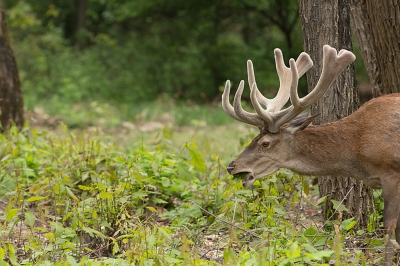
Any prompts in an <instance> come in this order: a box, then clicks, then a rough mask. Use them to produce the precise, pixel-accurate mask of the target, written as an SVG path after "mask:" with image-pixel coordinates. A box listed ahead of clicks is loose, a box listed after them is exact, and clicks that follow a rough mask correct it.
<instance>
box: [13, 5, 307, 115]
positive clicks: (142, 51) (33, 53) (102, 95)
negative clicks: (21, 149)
mask: <svg viewBox="0 0 400 266" xmlns="http://www.w3.org/2000/svg"><path fill="white" fill-rule="evenodd" d="M76 3H77V2H68V3H66V2H65V1H47V0H46V1H39V2H38V1H18V2H16V1H7V2H6V6H7V7H8V9H7V14H8V20H9V28H10V32H11V35H12V38H13V48H14V52H15V55H16V58H17V61H18V64H19V69H20V76H21V80H22V84H23V89H24V94H25V101H26V104H27V106H28V108H29V109H31V108H33V107H34V106H36V105H37V104H38V103H39V104H42V105H44V104H46V105H53V106H55V107H58V109H60V110H61V109H68V107H69V108H71V107H70V106H71V104H73V103H76V102H77V101H85V102H87V101H92V100H95V101H104V100H107V101H108V102H113V103H121V102H123V103H127V102H129V103H139V102H141V101H149V100H154V99H156V98H157V97H159V95H168V96H169V97H170V98H173V99H176V98H179V99H182V98H183V99H192V100H194V101H197V102H198V101H209V100H213V99H215V98H216V97H217V98H218V99H219V98H220V93H221V90H222V86H223V85H224V82H225V80H227V79H232V83H233V86H237V84H238V83H239V81H240V79H245V78H246V60H247V59H252V60H253V61H254V64H255V67H256V69H258V71H257V77H258V84H259V87H260V89H264V91H266V94H267V96H271V95H273V94H274V93H275V91H276V88H277V87H278V78H277V75H276V71H275V64H274V59H273V49H274V48H276V47H280V48H282V49H283V51H284V52H285V54H286V57H287V58H289V57H290V56H297V55H298V54H299V53H300V52H301V49H300V47H301V46H300V45H288V44H287V41H286V39H287V34H290V35H291V40H292V41H293V42H294V41H296V42H297V43H299V42H300V34H299V33H300V30H299V28H298V24H297V23H294V24H293V25H295V26H296V27H297V31H294V28H293V30H291V31H290V32H285V31H283V30H282V29H281V28H280V27H279V26H276V25H274V24H273V23H272V22H271V21H276V18H274V19H273V20H271V21H270V22H268V21H269V20H268V19H265V17H264V16H265V14H270V13H271V12H269V11H270V10H274V9H276V8H280V9H282V8H284V9H285V8H286V9H285V12H286V13H287V14H288V15H290V17H291V21H293V22H296V19H294V18H296V17H297V16H293V14H297V11H296V10H297V7H296V5H293V4H291V5H287V7H286V5H285V7H284V6H280V5H279V6H278V7H275V5H276V3H275V2H273V1H260V3H251V2H249V3H247V2H246V1H245V2H242V1H229V2H226V1H225V2H224V1H222V2H204V1H203V2H201V1H200V2H196V1H194V2H193V1H172V2H171V1H151V2H148V1H134V2H132V1H123V0H118V1H100V0H92V1H88V6H87V9H86V12H85V14H86V20H85V21H86V24H85V25H86V26H85V28H84V29H81V31H80V32H75V31H77V26H76V23H77V22H76V21H77V19H76V17H77V16H78V14H77V13H78V11H79V9H78V7H77V6H76ZM260 11H262V12H263V13H262V14H264V15H262V14H261V13H260ZM281 20H282V21H285V20H284V19H283V18H281ZM282 21H281V22H282ZM281 24H282V23H281ZM282 25H284V23H283V24H282ZM77 35H79V36H82V35H83V36H84V38H85V39H86V40H87V41H85V43H86V44H85V45H83V46H82V45H80V44H79V43H81V42H80V41H79V40H78V39H80V38H81V37H78V36H77ZM271 40H273V41H271ZM74 43H77V44H78V45H73V44H74ZM301 87H302V90H303V91H304V83H303V85H302V86H301ZM246 94H248V91H247V92H246Z"/></svg>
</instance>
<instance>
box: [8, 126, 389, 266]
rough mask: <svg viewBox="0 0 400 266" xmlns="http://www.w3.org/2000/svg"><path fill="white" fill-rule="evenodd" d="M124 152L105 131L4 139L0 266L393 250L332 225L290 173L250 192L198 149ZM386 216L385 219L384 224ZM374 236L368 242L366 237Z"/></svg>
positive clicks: (356, 255)
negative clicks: (330, 227)
mask: <svg viewBox="0 0 400 266" xmlns="http://www.w3.org/2000/svg"><path fill="white" fill-rule="evenodd" d="M172 134H173V132H172V131H171V130H170V129H168V128H164V130H163V137H162V138H161V139H160V141H159V142H158V143H157V144H156V145H155V146H153V147H147V146H145V145H144V144H142V145H138V146H135V147H120V146H118V145H117V144H116V143H115V142H114V141H106V140H104V138H102V137H101V136H99V134H98V133H97V132H96V131H90V130H87V131H84V132H80V133H74V132H72V131H70V130H69V129H67V128H66V127H65V126H61V127H60V128H59V129H58V131H57V133H56V134H55V133H48V132H46V131H36V130H34V129H29V128H24V129H23V130H22V131H20V132H19V131H18V130H17V129H16V128H12V129H11V130H10V132H8V133H6V134H1V135H0V178H1V179H0V186H1V190H0V197H1V202H0V210H1V213H0V221H1V224H0V228H1V232H2V238H1V240H0V265H115V264H119V265H220V264H224V265H293V264H296V265H328V264H329V265H365V264H367V263H379V261H381V257H382V254H381V253H382V248H383V246H384V244H383V240H382V238H380V237H371V236H373V234H372V232H373V231H374V230H375V228H374V227H371V228H370V231H371V232H366V231H354V230H353V228H354V226H355V222H354V221H353V220H352V219H350V220H344V221H342V220H340V219H339V220H336V221H331V223H332V224H333V228H335V230H334V232H329V231H325V229H324V228H323V227H321V225H320V224H321V223H320V222H319V221H318V219H317V220H315V219H316V218H315V217H314V218H313V219H307V216H306V210H307V209H308V210H315V209H316V208H318V206H316V204H317V203H316V202H314V201H312V200H311V199H312V198H313V193H314V194H315V193H317V191H315V190H314V189H313V186H311V185H310V184H309V179H308V178H306V177H302V176H298V175H296V174H293V173H291V172H289V171H286V170H281V171H279V172H277V173H275V174H272V175H270V176H269V177H268V178H264V179H262V180H261V181H256V183H255V185H254V187H253V189H243V188H242V187H241V181H240V180H234V179H232V177H231V176H230V175H228V174H226V172H225V171H224V164H225V163H224V162H222V160H221V158H220V157H218V156H217V155H216V154H212V153H211V154H208V153H207V154H205V153H203V152H202V151H201V149H199V148H198V145H197V144H196V143H195V142H188V143H185V144H184V145H183V146H181V147H175V146H173V145H171V135H172ZM375 215H376V214H375ZM367 236H368V237H367Z"/></svg>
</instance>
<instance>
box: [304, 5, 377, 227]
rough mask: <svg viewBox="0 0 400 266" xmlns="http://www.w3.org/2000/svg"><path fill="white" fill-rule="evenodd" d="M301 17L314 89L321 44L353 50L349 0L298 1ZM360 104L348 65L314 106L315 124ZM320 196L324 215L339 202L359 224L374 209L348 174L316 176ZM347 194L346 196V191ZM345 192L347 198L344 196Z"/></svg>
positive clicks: (366, 190) (368, 195) (343, 114)
mask: <svg viewBox="0 0 400 266" xmlns="http://www.w3.org/2000/svg"><path fill="white" fill-rule="evenodd" d="M299 6H300V19H301V24H302V32H303V44H304V48H305V51H306V52H307V53H309V54H310V55H311V57H312V59H313V61H314V67H313V68H312V69H311V70H309V71H308V72H307V82H308V88H309V91H311V90H312V89H313V88H315V86H316V84H317V82H318V79H319V76H320V73H321V71H322V47H323V45H324V44H329V45H330V46H332V47H335V48H336V49H337V50H340V49H347V50H350V51H352V50H353V46H352V43H351V31H350V0H341V1H337V0H330V1H318V0H299ZM358 107H359V96H358V90H357V84H356V78H355V71H354V64H351V65H350V66H348V67H347V68H346V69H345V70H344V71H343V72H342V73H341V74H340V75H339V76H338V78H337V79H336V80H335V81H334V82H333V83H332V85H331V88H330V89H329V90H328V91H327V92H326V93H325V96H324V97H322V99H320V100H319V101H318V102H317V103H316V104H315V105H314V106H312V107H311V112H312V114H313V115H316V114H319V113H320V114H321V116H320V118H317V119H315V120H314V121H315V124H323V123H328V122H332V121H335V120H339V119H341V118H343V117H346V116H348V115H349V114H351V113H352V112H354V111H355V110H356V109H357V108H358ZM318 187H319V192H320V196H321V197H327V200H326V202H325V204H324V205H323V206H322V211H323V215H324V218H325V219H327V218H329V217H330V216H331V214H332V212H333V204H332V201H331V200H336V201H342V200H343V199H344V204H345V206H346V207H347V210H348V212H345V213H344V217H343V218H345V219H347V218H351V217H355V219H356V221H357V222H358V225H359V226H362V227H364V226H366V225H368V223H369V216H370V214H371V213H372V212H373V211H374V201H373V197H372V190H371V189H370V188H368V187H366V186H364V185H363V182H362V181H358V180H355V179H352V178H347V177H336V176H329V177H323V178H318ZM348 192H349V194H348V195H347V193H348ZM346 195H347V197H346Z"/></svg>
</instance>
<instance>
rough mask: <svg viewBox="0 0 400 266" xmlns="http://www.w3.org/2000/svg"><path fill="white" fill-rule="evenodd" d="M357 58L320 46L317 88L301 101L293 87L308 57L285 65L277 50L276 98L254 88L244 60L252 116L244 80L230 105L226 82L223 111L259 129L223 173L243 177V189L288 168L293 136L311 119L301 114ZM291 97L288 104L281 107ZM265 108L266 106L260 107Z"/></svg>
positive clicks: (308, 64) (306, 66)
mask: <svg viewBox="0 0 400 266" xmlns="http://www.w3.org/2000/svg"><path fill="white" fill-rule="evenodd" d="M354 60H355V56H354V54H353V53H351V52H349V51H347V50H340V51H339V53H337V51H336V49H334V48H332V47H330V46H329V45H325V46H324V48H323V68H322V73H321V77H320V79H319V81H318V83H317V85H316V87H315V88H314V89H313V90H312V91H311V92H310V93H309V94H308V95H307V96H305V97H303V98H301V99H300V98H299V96H298V94H297V85H298V80H299V78H300V77H301V76H302V75H303V74H304V73H305V72H306V71H307V70H309V69H310V68H311V67H312V66H313V62H312V60H311V58H310V56H309V55H308V54H306V53H301V54H300V56H299V57H298V58H297V60H296V61H295V60H294V59H290V60H289V67H286V66H285V63H284V62H283V56H282V52H281V50H279V49H275V61H276V69H277V72H278V76H279V82H280V87H279V91H278V94H277V95H276V97H275V98H274V99H267V98H266V97H264V96H263V95H262V94H261V93H260V91H259V90H258V88H257V84H256V81H255V76H254V69H253V64H252V62H251V61H250V60H249V61H248V62H247V74H248V82H249V86H250V90H251V93H250V99H251V103H252V105H253V107H254V109H255V111H256V113H249V112H247V111H245V110H243V108H242V106H241V103H240V101H241V96H242V93H243V89H244V81H243V80H242V81H241V82H240V83H239V88H238V90H237V91H236V94H235V97H234V100H233V106H232V105H231V104H230V102H229V92H230V81H229V80H228V81H227V82H226V85H225V90H224V93H223V94H222V107H223V109H224V110H225V112H226V113H227V114H228V115H229V116H231V117H232V118H234V119H236V120H238V121H240V122H244V123H247V124H250V125H254V126H257V127H258V128H259V129H260V134H259V135H258V136H257V137H256V138H254V139H253V141H252V142H251V143H250V145H249V146H248V147H247V148H246V149H245V150H244V151H243V152H242V153H241V154H240V155H239V157H238V158H237V159H236V160H234V161H232V162H231V163H230V164H229V166H228V167H227V170H228V172H229V173H231V174H239V173H246V178H245V180H243V186H244V187H249V186H251V185H252V184H253V183H254V181H255V180H257V179H259V178H262V177H264V176H266V175H269V174H271V173H273V172H275V171H276V170H278V169H279V168H282V167H287V165H288V161H289V160H290V155H291V147H292V145H293V141H294V135H295V134H296V132H299V131H301V130H303V129H305V128H306V127H307V126H308V125H309V124H310V123H311V122H312V120H313V119H314V118H315V117H308V112H306V113H303V114H302V112H303V111H305V110H306V109H308V108H309V107H310V106H311V105H312V104H313V103H315V102H316V101H318V100H319V99H320V98H321V97H322V96H323V95H324V94H325V91H326V90H327V89H328V88H329V86H330V84H331V83H332V82H333V81H334V80H335V79H336V77H337V76H338V75H339V74H340V72H341V71H342V70H343V69H344V68H346V67H347V66H348V65H349V64H350V63H352V62H353V61H354ZM289 99H290V102H291V104H292V105H291V106H289V107H287V108H286V109H283V110H281V109H282V107H283V106H284V105H285V104H286V103H287V101H288V100H289ZM263 106H264V107H265V108H264V107H263Z"/></svg>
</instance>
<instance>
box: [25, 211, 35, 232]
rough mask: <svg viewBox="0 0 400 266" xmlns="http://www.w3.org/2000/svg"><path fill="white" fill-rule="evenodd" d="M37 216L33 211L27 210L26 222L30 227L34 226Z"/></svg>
mask: <svg viewBox="0 0 400 266" xmlns="http://www.w3.org/2000/svg"><path fill="white" fill-rule="evenodd" d="M35 221H36V217H35V215H34V214H33V213H32V212H31V211H27V212H25V222H26V224H27V225H28V226H29V227H31V228H32V227H33V226H34V225H35Z"/></svg>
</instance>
